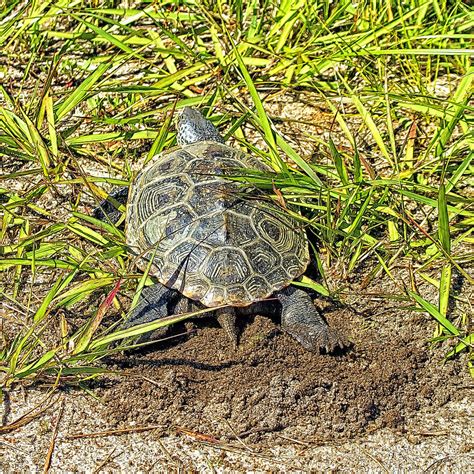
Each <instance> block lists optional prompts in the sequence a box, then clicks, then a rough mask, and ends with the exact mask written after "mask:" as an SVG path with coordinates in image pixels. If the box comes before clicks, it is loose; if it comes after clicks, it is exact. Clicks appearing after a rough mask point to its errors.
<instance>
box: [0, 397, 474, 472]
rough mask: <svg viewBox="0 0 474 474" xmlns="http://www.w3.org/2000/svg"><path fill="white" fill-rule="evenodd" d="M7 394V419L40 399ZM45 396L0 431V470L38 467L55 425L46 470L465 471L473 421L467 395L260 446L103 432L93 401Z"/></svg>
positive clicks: (471, 455) (156, 432)
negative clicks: (323, 440)
mask: <svg viewBox="0 0 474 474" xmlns="http://www.w3.org/2000/svg"><path fill="white" fill-rule="evenodd" d="M10 397H11V407H12V410H11V412H10V415H9V417H8V418H9V420H10V421H11V420H14V419H17V418H18V417H19V416H21V415H22V414H24V413H26V412H28V410H30V409H32V408H34V407H35V406H36V405H37V404H38V403H40V402H42V405H44V403H45V402H44V398H45V394H44V392H39V391H37V390H28V391H27V392H22V391H14V392H12V393H11V394H10ZM53 400H55V403H54V405H53V406H52V407H51V408H50V409H48V410H47V411H45V412H44V413H43V414H42V415H40V416H39V417H37V418H35V420H34V421H32V422H31V423H29V424H26V425H25V426H23V427H21V428H20V429H17V430H15V431H13V432H11V433H8V434H5V435H3V436H2V437H1V438H0V439H1V444H0V450H1V451H0V452H1V455H0V468H1V470H2V472H5V473H14V472H32V473H33V472H41V471H42V469H43V467H44V465H45V462H46V459H47V457H48V450H49V449H50V448H51V446H52V440H53V438H54V435H53V433H54V432H55V429H57V436H56V440H55V443H54V447H53V451H52V455H51V470H50V472H54V473H56V472H57V473H60V472H103V473H106V472H160V471H163V470H173V471H174V470H177V469H180V468H181V469H183V468H184V469H186V470H198V471H202V472H206V471H209V472H213V471H217V472H224V471H226V472H230V471H249V470H258V471H262V470H272V471H281V470H285V471H308V470H311V471H312V472H327V471H332V472H417V473H418V472H420V473H421V472H447V473H453V472H462V473H468V472H473V467H472V466H473V465H474V452H473V447H474V446H473V439H474V428H473V426H474V425H473V423H472V421H473V420H472V415H473V412H472V401H471V402H469V400H468V399H464V400H460V401H457V402H451V403H448V404H447V405H446V406H444V407H442V408H441V409H438V410H436V412H433V413H423V414H419V415H417V416H415V417H414V418H413V420H412V421H411V423H410V427H409V429H408V431H407V432H405V433H400V432H396V431H394V430H391V429H382V430H379V431H377V432H375V433H373V434H370V435H366V436H363V437H361V438H360V439H358V440H357V441H353V440H352V441H346V442H340V443H337V444H335V443H329V444H326V445H324V446H318V445H317V444H314V443H307V442H305V441H304V440H295V442H291V441H289V440H288V439H286V438H283V437H282V438H281V442H282V445H280V446H274V447H272V448H267V449H262V448H261V447H255V446H253V445H252V444H251V443H250V444H249V443H246V442H244V441H242V442H239V441H235V442H232V443H223V442H218V441H217V440H215V439H212V437H211V436H210V435H205V434H198V433H190V434H184V432H182V433H178V434H168V433H167V431H168V427H166V426H163V427H155V429H153V427H152V426H151V427H150V426H148V427H147V426H145V427H143V428H148V429H147V431H144V432H142V433H123V434H112V433H110V432H109V433H107V431H108V430H109V429H110V427H109V426H108V425H107V423H106V421H105V420H104V419H103V418H102V417H100V416H99V414H98V407H99V411H100V403H101V402H100V401H95V400H93V399H92V398H91V397H88V396H86V395H80V394H67V395H66V394H56V395H55V396H54V398H53ZM129 429H130V430H132V431H133V429H139V427H138V426H130V427H129ZM175 430H176V429H175ZM206 436H207V439H206ZM200 438H202V439H200Z"/></svg>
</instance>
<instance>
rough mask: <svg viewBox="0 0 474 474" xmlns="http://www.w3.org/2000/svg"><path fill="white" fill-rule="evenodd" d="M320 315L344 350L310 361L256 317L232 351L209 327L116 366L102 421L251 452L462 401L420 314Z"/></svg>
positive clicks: (453, 366)
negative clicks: (347, 343) (179, 430)
mask: <svg viewBox="0 0 474 474" xmlns="http://www.w3.org/2000/svg"><path fill="white" fill-rule="evenodd" d="M361 300H362V298H361ZM361 304H362V301H361ZM361 304H360V305H359V309H360V308H361ZM369 305H370V303H369ZM372 314H373V311H372ZM325 315H326V317H327V319H328V322H329V323H330V325H332V326H333V327H335V328H337V329H338V330H339V331H341V332H343V333H344V334H346V335H347V336H348V337H349V338H350V339H351V341H352V343H353V346H352V348H350V349H349V350H347V351H345V352H341V353H339V354H336V355H320V354H315V353H310V352H307V351H305V350H304V349H303V348H302V347H301V346H300V345H299V344H298V343H297V342H295V341H294V340H293V339H292V338H291V337H290V336H288V335H286V334H283V333H282V332H281V331H280V329H279V327H278V325H277V324H276V323H277V322H274V321H272V320H270V319H267V318H264V317H260V316H256V317H255V318H253V319H252V318H249V319H247V320H246V321H242V326H243V328H242V329H243V331H242V337H241V342H240V345H239V347H238V348H237V349H236V350H234V349H232V348H231V347H230V345H229V341H228V339H227V336H226V334H225V333H224V331H223V330H221V329H220V328H218V327H212V326H213V322H212V320H209V321H207V322H206V321H199V322H197V323H196V324H195V326H196V328H197V329H196V330H195V335H193V336H191V337H188V338H183V337H181V338H178V339H176V340H175V341H174V342H172V343H170V342H168V343H166V346H162V347H161V348H160V346H159V345H157V347H155V348H154V350H153V351H148V353H147V354H143V353H135V354H128V355H126V356H123V357H120V358H116V359H115V360H114V364H115V366H116V368H120V369H121V370H123V369H125V370H126V373H127V379H126V380H124V378H123V377H121V378H120V381H112V380H110V381H109V384H108V386H107V387H103V388H101V389H100V393H101V395H102V397H103V399H104V401H105V403H106V407H105V409H104V416H105V417H106V418H107V419H108V420H110V423H111V425H113V426H116V427H122V426H128V425H129V424H130V423H138V424H142V425H144V424H163V425H166V426H178V427H185V428H186V429H190V430H193V431H196V432H200V433H204V434H208V435H211V436H213V437H217V438H219V439H224V440H232V439H245V440H246V441H248V442H251V443H252V444H253V445H254V446H255V445H258V444H263V445H265V444H268V443H275V442H277V443H281V442H282V436H284V437H286V438H290V439H297V440H302V441H304V442H318V443H319V442H324V441H334V440H335V439H338V440H341V439H351V438H357V437H359V436H361V435H363V434H365V433H369V432H373V431H374V430H376V429H380V428H383V427H389V428H392V429H395V430H397V431H401V432H403V431H404V430H406V427H407V423H408V422H409V421H410V418H411V417H412V415H413V414H414V413H417V412H419V411H420V410H421V411H422V410H436V409H437V408H439V407H441V406H443V405H444V404H446V403H447V402H448V401H450V400H456V399H459V398H461V397H463V396H465V395H466V393H467V392H466V390H465V389H467V388H468V386H469V385H470V380H469V378H468V377H467V375H466V368H465V366H464V367H463V364H462V363H460V362H458V361H455V362H450V363H449V364H446V365H442V364H440V359H441V356H442V354H441V353H440V352H439V351H435V352H430V350H429V348H428V347H427V346H426V344H425V343H424V340H423V339H422V338H420V335H423V334H424V335H425V336H426V338H428V337H429V333H428V327H429V326H432V324H428V321H427V320H426V319H425V318H424V317H423V316H421V315H420V314H417V313H408V314H407V311H406V310H404V311H401V310H400V309H398V310H397V309H396V308H390V307H387V306H385V307H384V314H383V315H382V317H381V319H377V320H374V319H373V318H371V321H368V320H367V319H365V318H364V317H363V316H360V315H355V314H354V313H353V312H352V310H351V309H349V308H331V307H327V308H326V311H325ZM176 330H178V331H179V328H177V329H176Z"/></svg>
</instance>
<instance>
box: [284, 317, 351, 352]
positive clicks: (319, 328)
mask: <svg viewBox="0 0 474 474" xmlns="http://www.w3.org/2000/svg"><path fill="white" fill-rule="evenodd" d="M301 319H304V316H302V317H301ZM283 329H284V330H285V331H286V332H287V333H288V334H290V335H291V336H293V337H294V338H295V339H296V340H297V341H298V342H299V343H300V344H301V345H302V346H303V347H304V348H305V349H307V350H309V351H314V352H326V353H328V354H330V353H332V352H335V351H336V350H337V349H344V348H345V347H348V345H349V344H348V342H347V340H346V339H345V338H344V337H343V336H341V335H340V334H339V333H338V332H337V331H336V330H334V329H332V328H330V327H329V326H328V325H327V324H326V323H325V322H322V323H319V322H318V323H317V324H293V325H291V324H290V325H288V324H286V325H285V326H283Z"/></svg>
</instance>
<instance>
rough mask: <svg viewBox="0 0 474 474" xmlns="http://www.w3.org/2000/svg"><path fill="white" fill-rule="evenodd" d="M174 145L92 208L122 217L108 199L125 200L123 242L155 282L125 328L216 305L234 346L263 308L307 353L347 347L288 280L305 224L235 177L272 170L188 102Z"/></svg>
mask: <svg viewBox="0 0 474 474" xmlns="http://www.w3.org/2000/svg"><path fill="white" fill-rule="evenodd" d="M177 142H178V147H175V148H173V149H169V150H165V151H163V152H162V153H160V154H158V155H157V156H155V157H154V158H153V159H152V160H151V161H150V162H149V163H148V164H147V165H146V166H145V167H144V168H143V169H142V170H141V171H140V172H139V173H138V175H137V176H136V178H135V180H134V181H133V183H132V185H131V186H130V190H129V191H128V189H127V188H121V189H118V190H116V191H115V192H114V193H113V194H112V197H113V198H114V199H112V200H106V201H104V202H103V203H102V204H101V206H100V207H99V208H98V209H97V210H96V216H97V217H99V218H101V219H102V220H105V219H109V220H111V221H113V222H117V221H118V219H119V217H120V215H121V214H120V212H119V211H118V209H117V208H116V206H115V205H113V204H112V202H113V201H116V202H118V203H120V204H122V203H123V204H125V203H126V219H125V235H126V240H127V244H128V246H129V248H131V249H132V250H133V251H134V252H135V254H136V255H138V257H137V266H138V267H139V268H140V269H142V270H145V269H147V268H148V271H149V275H150V276H152V277H155V279H156V280H157V282H156V283H155V284H153V285H152V286H147V287H145V288H144V289H143V290H142V293H141V296H140V299H139V302H138V304H137V306H136V307H135V308H134V309H133V310H132V311H131V317H130V318H129V319H128V321H127V322H126V323H125V326H124V327H132V326H134V325H138V324H142V323H145V322H150V321H154V320H157V319H160V318H163V317H166V316H169V315H173V314H181V313H186V312H193V311H196V310H199V309H203V308H211V309H212V308H216V309H215V310H213V314H214V315H215V316H216V317H217V320H218V321H219V323H220V325H221V326H222V327H223V328H224V329H225V330H226V332H227V333H228V335H229V337H230V340H231V342H232V344H233V345H234V347H235V346H236V345H237V344H238V337H239V333H238V330H237V324H236V321H237V318H238V317H240V316H243V315H251V314H262V315H270V316H272V315H280V316H281V328H282V330H283V331H285V332H287V333H289V334H290V335H291V336H293V338H295V339H296V340H297V341H298V342H299V343H301V344H302V345H303V347H304V348H306V349H308V350H311V351H320V350H322V351H326V352H328V353H329V352H333V351H334V350H335V349H337V348H343V347H344V346H345V339H344V338H343V337H341V336H340V335H339V334H338V332H337V331H335V330H334V329H331V328H330V327H329V326H328V325H327V323H326V322H325V321H324V319H323V318H322V317H321V315H320V314H319V312H318V310H317V309H316V307H315V305H314V304H313V300H312V298H311V297H310V294H309V293H308V291H306V289H305V288H304V287H296V286H294V285H292V284H291V283H292V281H293V280H295V279H298V278H299V277H301V276H302V275H303V274H304V272H305V271H306V269H307V267H308V264H309V261H310V255H309V242H308V236H307V233H306V231H305V228H304V225H303V224H302V220H301V219H297V218H296V217H295V215H296V212H294V213H289V212H288V210H286V209H284V208H283V207H282V206H281V205H280V204H279V203H277V202H276V201H274V200H273V199H271V197H270V195H269V194H268V193H267V194H265V193H264V192H262V191H261V190H257V189H255V188H252V187H248V186H247V187H242V184H241V183H239V182H237V180H235V179H234V180H232V176H233V175H241V174H242V170H244V169H247V170H248V169H251V170H256V171H259V172H265V173H272V172H274V171H273V169H272V168H271V167H270V166H268V165H267V164H265V163H264V162H263V161H262V160H260V159H258V158H256V157H253V156H251V155H248V154H246V153H244V152H242V151H241V150H239V149H236V148H233V147H231V146H229V145H226V144H225V142H224V139H223V137H222V136H221V135H220V133H219V131H218V130H217V128H216V127H215V126H214V125H213V124H212V122H211V121H209V120H207V119H206V118H205V117H204V116H203V115H202V114H201V112H200V111H199V110H197V109H194V108H191V107H184V108H183V109H182V111H181V113H180V114H179V115H178V120H177ZM115 204H116V203H115ZM160 331H161V332H160V333H159V335H160V336H161V335H163V332H162V330H160ZM148 336H149V335H148ZM155 336H156V334H155ZM149 337H150V336H149ZM142 340H143V339H142Z"/></svg>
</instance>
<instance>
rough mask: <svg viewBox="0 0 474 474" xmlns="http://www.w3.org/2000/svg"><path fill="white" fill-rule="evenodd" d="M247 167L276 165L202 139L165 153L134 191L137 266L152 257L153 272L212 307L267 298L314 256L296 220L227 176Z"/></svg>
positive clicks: (132, 236) (132, 233)
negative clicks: (310, 256)
mask: <svg viewBox="0 0 474 474" xmlns="http://www.w3.org/2000/svg"><path fill="white" fill-rule="evenodd" d="M242 168H253V169H257V170H264V171H271V169H270V168H269V167H267V166H266V165H264V164H263V163H262V162H260V161H259V160H257V159H255V158H252V157H251V156H248V155H246V154H244V153H242V152H240V151H239V150H236V149H234V148H231V147H229V146H227V145H224V144H221V143H217V142H214V141H203V142H197V143H193V144H190V145H186V146H183V147H182V148H179V149H175V150H170V151H165V152H163V153H162V154H160V155H158V156H157V157H156V158H155V159H154V160H153V161H152V162H151V163H149V164H148V165H147V166H146V167H145V168H144V169H143V170H142V171H141V172H140V173H139V175H138V176H137V178H136V180H135V182H134V185H133V186H132V188H131V191H130V198H129V203H128V207H127V220H126V234H127V243H128V244H129V245H130V246H131V247H132V248H133V249H134V251H135V252H137V253H138V254H139V255H140V258H138V262H137V264H138V266H139V267H140V268H143V269H144V268H146V267H147V265H148V262H149V260H150V259H153V262H152V265H151V270H150V275H152V276H155V277H156V278H158V280H159V281H160V282H161V283H163V284H164V285H166V286H167V287H169V288H174V289H176V290H178V291H180V292H181V293H182V294H184V295H185V296H187V297H189V298H192V299H194V300H197V301H200V302H201V303H203V304H204V305H205V306H208V307H214V306H219V305H224V304H229V305H232V306H247V305H249V304H252V303H253V302H255V301H257V300H261V299H264V298H267V297H268V296H270V295H271V294H272V293H273V292H274V291H276V290H279V289H281V288H283V287H285V286H287V285H289V283H290V282H291V281H292V280H293V279H294V278H296V277H298V276H299V275H301V274H302V273H303V272H304V271H305V269H306V267H307V265H308V261H309V253H308V241H307V237H306V232H305V231H304V229H303V228H302V226H301V224H300V223H299V222H298V221H297V220H295V219H293V218H291V217H290V216H289V215H288V213H287V212H285V211H284V210H283V209H281V208H280V207H279V206H278V205H277V204H276V203H274V202H273V201H272V200H271V199H269V198H268V197H267V198H265V196H264V194H262V193H261V192H258V191H254V190H252V191H248V190H244V189H243V188H242V186H241V185H240V184H239V183H237V182H234V181H231V180H229V179H226V178H225V175H227V176H229V175H230V174H232V173H236V174H239V170H238V169H242ZM236 169H237V171H236ZM240 172H241V171H240Z"/></svg>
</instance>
